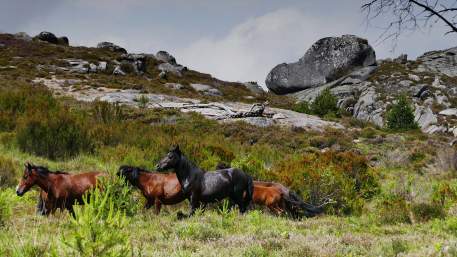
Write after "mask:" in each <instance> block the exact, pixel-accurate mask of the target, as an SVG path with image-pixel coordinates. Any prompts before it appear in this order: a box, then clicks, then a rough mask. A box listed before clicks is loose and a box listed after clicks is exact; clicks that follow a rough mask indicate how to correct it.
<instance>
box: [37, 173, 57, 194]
mask: <svg viewBox="0 0 457 257" xmlns="http://www.w3.org/2000/svg"><path fill="white" fill-rule="evenodd" d="M57 176H59V175H57V174H52V173H49V174H47V175H46V176H38V179H37V182H36V184H37V185H38V186H39V187H40V188H41V189H42V190H43V191H45V192H46V193H48V194H49V193H53V191H52V190H53V189H55V188H56V179H57Z"/></svg>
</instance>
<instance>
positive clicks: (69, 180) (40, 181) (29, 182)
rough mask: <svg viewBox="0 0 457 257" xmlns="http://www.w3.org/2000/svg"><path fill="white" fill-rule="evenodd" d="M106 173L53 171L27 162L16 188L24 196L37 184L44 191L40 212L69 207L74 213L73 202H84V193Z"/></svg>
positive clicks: (47, 212)
mask: <svg viewBox="0 0 457 257" xmlns="http://www.w3.org/2000/svg"><path fill="white" fill-rule="evenodd" d="M104 175H106V174H105V173H102V172H87V173H81V174H69V173H66V172H61V171H54V172H53V171H50V170H48V169H47V168H45V167H42V166H35V165H32V164H30V163H26V164H25V170H24V174H23V176H22V179H21V181H20V182H19V185H18V186H17V188H16V194H17V195H18V196H23V195H24V194H25V193H26V192H27V191H28V190H29V189H30V188H32V187H33V186H34V185H37V186H38V187H40V188H41V190H42V191H43V192H41V193H40V198H41V200H40V202H41V208H42V209H41V212H40V213H42V214H45V215H47V214H49V213H54V212H55V210H57V209H58V208H59V209H61V210H64V209H67V210H68V211H69V212H70V213H71V214H74V212H73V204H74V203H75V201H76V202H77V203H79V204H82V203H83V200H82V197H83V195H84V193H86V192H87V191H88V190H89V189H91V188H93V187H94V186H96V184H97V178H98V177H99V176H104ZM44 198H45V199H44ZM40 202H39V204H38V206H37V207H38V208H39V207H40ZM39 211H40V210H39Z"/></svg>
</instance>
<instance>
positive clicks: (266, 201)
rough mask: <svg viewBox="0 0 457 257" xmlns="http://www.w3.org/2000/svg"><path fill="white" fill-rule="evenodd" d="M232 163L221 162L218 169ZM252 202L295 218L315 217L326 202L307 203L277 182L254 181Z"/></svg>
mask: <svg viewBox="0 0 457 257" xmlns="http://www.w3.org/2000/svg"><path fill="white" fill-rule="evenodd" d="M228 168H230V165H227V164H225V163H219V164H218V165H217V166H216V169H228ZM252 203H253V204H256V205H261V206H265V207H267V208H268V209H269V210H270V211H271V212H273V213H275V214H277V215H281V214H284V213H286V214H288V215H290V216H292V217H293V218H300V217H301V216H306V217H313V216H315V215H317V214H319V213H322V212H323V211H324V208H323V206H325V205H326V204H328V203H329V202H325V203H324V204H322V205H319V206H313V205H311V204H308V203H305V202H304V201H303V200H302V199H301V198H300V197H299V196H298V195H297V194H296V193H295V192H293V191H291V190H289V189H288V188H287V187H285V186H283V185H282V184H280V183H276V182H264V181H254V191H253V194H252Z"/></svg>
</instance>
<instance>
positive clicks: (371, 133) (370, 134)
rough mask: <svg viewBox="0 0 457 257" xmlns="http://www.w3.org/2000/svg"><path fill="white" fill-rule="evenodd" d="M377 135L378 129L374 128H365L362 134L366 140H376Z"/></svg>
mask: <svg viewBox="0 0 457 257" xmlns="http://www.w3.org/2000/svg"><path fill="white" fill-rule="evenodd" d="M376 135H377V131H376V129H374V128H373V127H366V128H363V129H362V131H361V132H360V136H361V137H364V138H370V139H371V138H375V137H376Z"/></svg>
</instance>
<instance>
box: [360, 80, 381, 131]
mask: <svg viewBox="0 0 457 257" xmlns="http://www.w3.org/2000/svg"><path fill="white" fill-rule="evenodd" d="M376 98H377V94H376V91H375V89H374V88H373V87H369V88H367V89H366V90H364V91H363V92H362V94H361V95H360V98H359V99H358V101H357V103H356V104H355V105H354V112H353V116H354V118H356V119H359V120H364V121H368V122H373V123H374V124H375V125H377V126H380V127H382V126H383V125H384V122H383V118H382V114H383V108H382V106H379V102H376Z"/></svg>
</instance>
